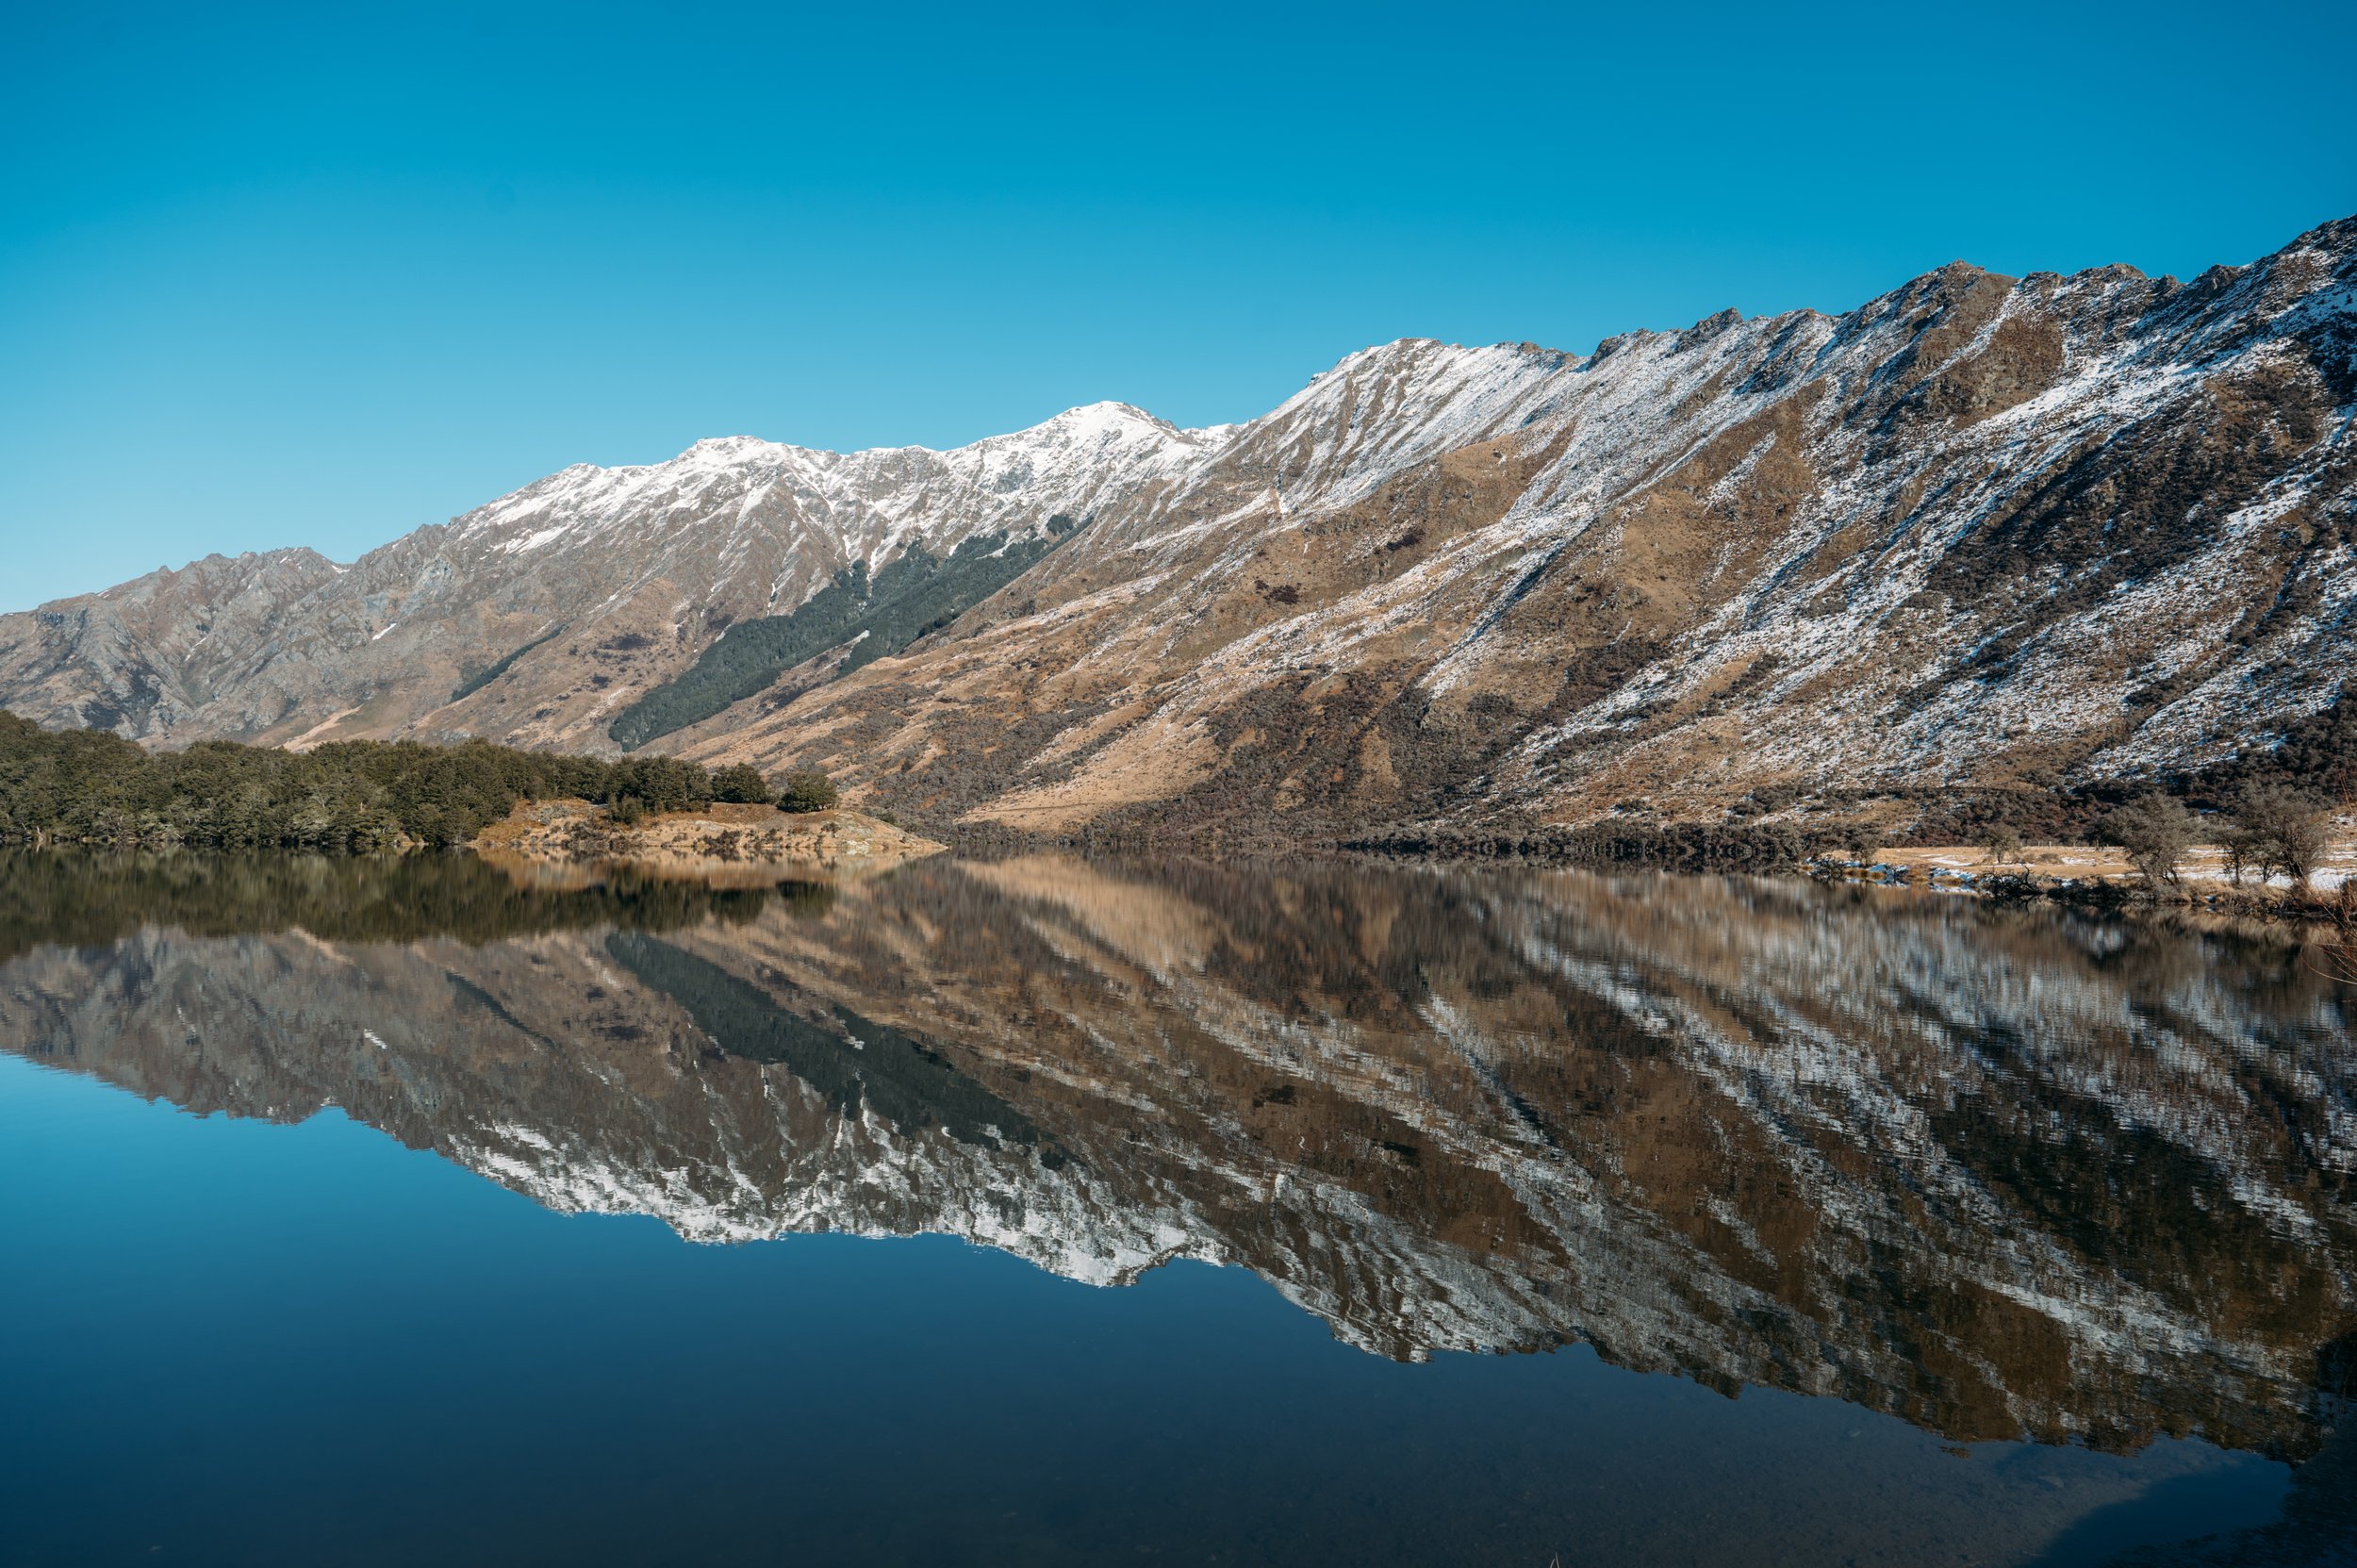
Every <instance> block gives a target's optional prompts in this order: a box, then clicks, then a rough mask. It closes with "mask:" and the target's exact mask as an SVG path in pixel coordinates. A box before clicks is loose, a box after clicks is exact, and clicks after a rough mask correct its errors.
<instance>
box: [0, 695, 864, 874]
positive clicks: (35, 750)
mask: <svg viewBox="0 0 2357 1568" xmlns="http://www.w3.org/2000/svg"><path fill="white" fill-rule="evenodd" d="M568 798H577V799H581V800H585V801H592V802H594V803H596V804H599V805H602V806H605V807H607V808H609V809H610V810H612V811H613V812H614V814H615V816H616V817H618V818H619V819H621V820H624V821H635V820H636V819H638V818H639V817H644V816H646V815H648V814H650V813H654V812H666V811H687V810H695V809H700V808H701V807H704V806H707V805H710V804H712V803H713V802H715V801H738V802H745V803H750V804H776V805H779V806H781V807H782V808H783V809H785V810H788V811H820V810H825V809H827V808H828V807H831V806H832V805H833V804H834V803H835V799H836V797H835V791H834V786H833V785H832V784H830V783H829V782H828V781H827V779H826V778H825V776H824V775H823V774H798V775H795V776H794V777H792V778H789V779H788V780H786V781H785V782H784V787H783V789H779V788H773V787H772V786H771V784H770V783H769V781H768V780H766V779H765V778H764V777H763V776H762V774H761V772H760V770H759V769H757V768H754V767H750V766H749V765H746V764H742V763H739V764H733V765H731V766H729V767H719V768H707V767H701V765H699V764H696V763H692V762H684V761H682V760H681V759H679V758H677V757H650V756H631V757H623V758H619V759H618V760H614V761H606V760H604V759H602V758H598V757H579V756H564V755H559V754H557V753H554V752H549V751H519V750H518V749H516V748H514V747H508V746H496V745H493V744H492V743H490V742H489V741H484V740H470V741H466V742H464V743H462V744H459V745H455V746H437V745H429V744H427V743H424V742H421V741H412V740H396V741H374V740H347V741H337V742H333V743H331V744H329V745H325V746H321V747H319V748H317V749H316V750H313V751H286V750H284V749H282V748H278V747H272V746H245V745H240V744H239V743H238V742H235V741H200V742H198V743H197V744H196V745H194V746H190V747H189V748H188V749H187V750H186V751H157V752H149V751H143V750H142V749H140V747H138V746H136V745H133V744H132V743H131V742H130V741H127V740H125V739H124V738H123V737H122V736H120V735H116V734H108V733H107V732H104V731H98V730H45V729H42V728H41V726H40V725H38V724H35V723H33V722H31V721H30V720H28V719H25V718H18V717H17V716H16V715H14V714H9V713H6V712H0V844H28V843H29V844H110V845H143V846H148V847H151V848H153V847H165V846H171V845H191V846H199V847H204V848H211V849H303V850H333V851H345V852H355V853H365V852H369V851H376V850H395V849H400V848H404V847H410V846H424V847H429V848H438V847H446V846H451V845H457V844H464V843H466V842H467V841H468V840H470V839H471V838H472V837H474V835H475V834H478V833H480V832H482V831H483V829H485V828H486V827H488V826H489V825H490V824H491V823H493V822H496V821H498V820H499V819H500V818H501V817H505V816H506V815H507V814H508V813H509V812H511V811H513V810H514V809H515V808H516V807H517V806H518V805H519V803H521V802H523V801H546V800H560V799H568Z"/></svg>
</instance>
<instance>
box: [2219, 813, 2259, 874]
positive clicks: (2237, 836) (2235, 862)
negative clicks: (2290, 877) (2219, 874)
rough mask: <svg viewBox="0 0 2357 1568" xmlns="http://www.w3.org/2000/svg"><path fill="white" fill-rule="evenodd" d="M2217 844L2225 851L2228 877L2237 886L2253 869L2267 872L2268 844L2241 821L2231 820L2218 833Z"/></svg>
mask: <svg viewBox="0 0 2357 1568" xmlns="http://www.w3.org/2000/svg"><path fill="white" fill-rule="evenodd" d="M2217 846H2218V848H2219V849H2220V850H2224V851H2225V855H2226V875H2227V878H2228V880H2229V881H2231V882H2233V884H2234V885H2235V886H2236V887H2240V886H2241V885H2242V881H2243V878H2245V877H2247V876H2249V875H2250V873H2251V872H2253V871H2257V872H2259V873H2260V874H2261V875H2262V876H2264V875H2265V874H2266V867H2267V852H2266V843H2265V842H2264V841H2263V840H2262V839H2261V837H2260V835H2259V834H2257V833H2255V832H2253V831H2252V830H2251V829H2250V828H2246V827H2244V826H2243V825H2242V824H2241V823H2239V822H2229V823H2228V824H2227V825H2226V826H2225V828H2224V829H2223V830H2221V831H2220V832H2219V834H2218V835H2217Z"/></svg>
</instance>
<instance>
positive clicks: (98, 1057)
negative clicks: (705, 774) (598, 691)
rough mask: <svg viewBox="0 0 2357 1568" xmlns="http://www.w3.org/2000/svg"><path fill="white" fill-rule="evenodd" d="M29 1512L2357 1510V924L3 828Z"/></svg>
mask: <svg viewBox="0 0 2357 1568" xmlns="http://www.w3.org/2000/svg"><path fill="white" fill-rule="evenodd" d="M0 1182H4V1183H5V1190H6V1193H7V1197H6V1199H5V1202H4V1203H0V1295H4V1296H5V1300H6V1304H7V1307H8V1323H9V1328H8V1332H7V1334H6V1336H5V1338H0V1561H4V1562H6V1563H8V1564H10V1565H11V1568H25V1565H32V1564H74V1565H77V1568H78V1565H84V1564H107V1563H140V1564H158V1563H161V1564H191V1563H203V1564H342V1563H358V1564H377V1563H382V1564H404V1565H408V1564H417V1563H421V1562H422V1563H430V1564H443V1565H448V1564H473V1563H498V1564H523V1563H549V1564H567V1565H572V1564H585V1563H629V1564H637V1563H667V1564H668V1563H729V1564H734V1563H836V1562H853V1563H869V1562H874V1563H923V1564H963V1563H985V1564H995V1563H1026V1564H1030V1563H1098V1562H1107V1561H1116V1560H1117V1561H1122V1562H1131V1561H1175V1562H1189V1563H1208V1562H1218V1563H1239V1564H1241V1563H1288V1564H1291V1563H1300V1564H1336V1565H1343V1564H1348V1565H1360V1564H1389V1563H1412V1564H1426V1563H1484V1564H1488V1563H1498V1564H1524V1565H1527V1568H1547V1565H1548V1564H1550V1563H1555V1564H1560V1565H1562V1568H1571V1565H1574V1564H1615V1565H1618V1564H1627V1565H1636V1568H1643V1565H1652V1564H1664V1565H1666V1564H1693V1565H1706V1568H1707V1565H1716V1564H1751V1563H1759V1564H1780V1565H1782V1564H1883V1563H1887V1564H1910V1565H1912V1564H1925V1563H1935V1564H1944V1563H1956V1564H1964V1563H1974V1564H2051V1565H2062V1564H2092V1563H2104V1562H2111V1561H2119V1562H2123V1563H2137V1564H2151V1565H2157V1564H2188V1563H2204V1564H2222V1563H2230V1562H2231V1563H2246V1564H2257V1563H2284V1564H2290V1563H2299V1564H2309V1563H2331V1562H2342V1561H2357V1423H2350V1424H2348V1425H2342V1426H2339V1427H2338V1428H2337V1429H2336V1423H2340V1422H2342V1420H2343V1417H2344V1412H2345V1411H2346V1410H2347V1409H2348V1402H2349V1397H2350V1395H2352V1393H2357V990H2352V989H2351V988H2349V987H2345V986H2343V987H2336V986H2335V985H2334V984H2333V982H2330V981H2327V980H2325V979H2323V978H2321V977H2320V976H2318V975H2317V974H2316V973H2314V972H2312V971H2311V970H2310V969H2309V968H2307V967H2306V966H2303V965H2302V963H2301V962H2300V960H2299V955H2298V954H2297V953H2296V952H2295V951H2294V950H2293V949H2288V948H2285V947H2283V946H2281V945H2277V944H2272V943H2267V942H2263V941H2257V940H2252V939H2249V938H2245V937H2238V936H2235V935H2232V934H2228V933H2202V932H2199V931H2193V930H2189V929H2185V928H2183V927H2168V926H2163V925H2159V924H2151V923H2139V922H2136V921H2133V920H2119V919H2094V918H2088V917H2083V916H2071V915H2067V914H2061V913H2057V912H2053V911H2047V910H2030V911H2021V910H2003V909H1998V908H1993V907H1990V906H1988V905H1986V904H1981V903H1975V902H1970V901H1966V900H1956V899H1944V898H1937V897H1933V896H1928V895H1909V894H1894V893H1887V892H1878V891H1866V890H1844V889H1838V888H1823V887H1819V886H1816V885H1812V884H1809V883H1801V882H1767V881H1741V880H1705V879H1673V878H1650V877H1647V878H1629V879H1605V878H1597V877H1591V876H1586V875H1579V874H1573V873H1537V872H1528V873H1525V872H1511V871H1485V872H1466V871H1456V870H1432V869H1426V868H1404V869H1391V868H1383V867H1361V866H1353V865H1343V864H1335V865H1325V864H1312V865H1307V866H1284V867H1239V866H1230V865H1216V866H1214V865H1203V864H1195V863H1186V862H1179V863H1169V864H1162V865H1154V866H1140V865H1129V864H1105V863H1096V862H1082V861H1077V860H1067V859H1058V858H1048V857H1040V858H1030V859H1011V860H1000V861H996V862H983V861H960V860H953V859H948V858H941V859H936V860H933V861H928V862H922V863H919V864H917V865H915V866H912V867H906V868H903V869H902V870H900V871H898V872H897V873H895V874H892V875H890V876H887V877H884V878H882V879H881V880H878V881H876V882H873V883H867V884H865V885H859V886H853V887H849V888H845V889H842V890H832V889H824V888H817V887H790V888H787V889H784V890H780V891H776V892H762V891H753V892H735V893H713V892H707V891H704V890H701V889H691V888H683V887H679V886H675V885H672V886H666V885H651V884H622V885H615V886H609V887H604V888H599V889H592V890H588V891H583V892H571V893H567V892H551V891H532V892H525V891H519V890H517V889H516V888H514V887H512V886H511V885H510V884H509V883H506V882H505V881H504V880H503V879H502V878H501V877H499V876H498V875H497V874H496V873H494V872H492V871H491V870H489V869H488V868H486V867H483V866H481V865H478V864H476V863H474V862H472V861H469V860H463V859H452V860H412V861H408V862H404V863H399V864H394V865H373V864H368V863H360V862H329V861H303V860H293V859H287V860H267V859H260V858H255V859H248V860H241V861H240V860H222V861H206V860H202V859H187V858H184V859H176V860H157V861H120V862H110V861H101V860H95V859H88V858H84V859H64V858H49V857H33V856H17V857H14V858H8V859H0Z"/></svg>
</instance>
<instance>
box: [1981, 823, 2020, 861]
mask: <svg viewBox="0 0 2357 1568" xmlns="http://www.w3.org/2000/svg"><path fill="white" fill-rule="evenodd" d="M1979 848H1980V851H1981V858H1982V859H1983V860H1985V861H1986V862H1987V863H1988V864H1989V865H1991V866H1994V865H1996V864H1998V863H1999V862H2000V861H2009V860H2019V859H2020V858H2021V835H2020V834H2018V833H2016V832H2014V830H2013V829H2011V828H2009V827H2007V826H2006V825H2005V824H2004V823H2003V822H1991V823H1990V824H1989V825H1988V826H1987V827H1986V828H1983V829H1982V830H1981V841H1980V845H1979Z"/></svg>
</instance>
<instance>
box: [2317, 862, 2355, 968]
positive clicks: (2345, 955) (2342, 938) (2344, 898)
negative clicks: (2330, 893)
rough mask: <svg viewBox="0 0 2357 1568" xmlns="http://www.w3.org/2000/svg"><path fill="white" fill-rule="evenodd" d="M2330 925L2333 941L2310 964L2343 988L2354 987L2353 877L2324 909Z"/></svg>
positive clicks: (2348, 879)
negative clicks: (2346, 986) (2343, 986)
mask: <svg viewBox="0 0 2357 1568" xmlns="http://www.w3.org/2000/svg"><path fill="white" fill-rule="evenodd" d="M2324 913H2325V917H2326V918H2327V919H2329V920H2331V921H2332V931H2333V936H2334V941H2333V943H2332V946H2331V947H2329V948H2326V949H2323V950H2322V951H2321V952H2320V953H2318V954H2317V955H2316V957H2315V958H2313V959H2311V960H2310V964H2311V965H2312V966H2313V967H2315V968H2316V970H2318V971H2319V972H2321V973H2323V974H2325V975H2327V976H2329V977H2331V978H2332V979H2333V980H2337V981H2339V982H2341V983H2342V984H2344V985H2357V876H2352V877H2349V878H2346V879H2344V880H2343V881H2342V883H2341V890H2340V892H2339V894H2338V895H2337V896H2336V897H2335V898H2334V899H2333V900H2332V902H2331V903H2329V904H2327V905H2325V906H2324Z"/></svg>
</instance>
